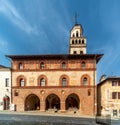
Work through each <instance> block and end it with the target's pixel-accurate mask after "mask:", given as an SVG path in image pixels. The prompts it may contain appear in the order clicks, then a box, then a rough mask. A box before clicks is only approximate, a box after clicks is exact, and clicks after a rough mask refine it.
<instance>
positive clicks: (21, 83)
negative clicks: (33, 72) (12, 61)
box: [20, 78, 25, 87]
mask: <svg viewBox="0 0 120 125" xmlns="http://www.w3.org/2000/svg"><path fill="white" fill-rule="evenodd" d="M20 86H21V87H22V86H25V81H24V79H23V78H21V79H20Z"/></svg>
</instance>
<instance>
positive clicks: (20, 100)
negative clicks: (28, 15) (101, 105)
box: [7, 24, 103, 115]
mask: <svg viewBox="0 0 120 125" xmlns="http://www.w3.org/2000/svg"><path fill="white" fill-rule="evenodd" d="M86 44H87V41H86V37H84V36H83V28H82V26H81V25H80V24H75V25H74V26H73V28H72V30H71V32H70V42H69V54H54V55H52V54H51V55H7V57H8V58H10V59H11V68H12V103H13V104H14V105H15V107H16V111H33V110H38V111H43V112H60V113H66V114H67V113H76V114H79V115H95V114H96V108H97V97H96V82H97V81H96V65H97V63H98V62H99V60H100V59H101V58H102V56H103V55H102V54H87V45H86Z"/></svg>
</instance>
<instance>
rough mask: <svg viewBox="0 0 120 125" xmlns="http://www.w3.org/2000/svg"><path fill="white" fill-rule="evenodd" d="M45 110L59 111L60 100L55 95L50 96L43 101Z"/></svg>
mask: <svg viewBox="0 0 120 125" xmlns="http://www.w3.org/2000/svg"><path fill="white" fill-rule="evenodd" d="M45 105H46V110H52V109H57V110H60V98H59V97H58V96H57V95H56V94H50V95H48V96H47V98H46V100H45Z"/></svg>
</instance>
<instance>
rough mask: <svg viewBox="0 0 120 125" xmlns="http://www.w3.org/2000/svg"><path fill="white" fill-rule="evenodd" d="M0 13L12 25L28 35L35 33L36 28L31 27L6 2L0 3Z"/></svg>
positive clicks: (2, 0)
mask: <svg viewBox="0 0 120 125" xmlns="http://www.w3.org/2000/svg"><path fill="white" fill-rule="evenodd" d="M0 12H1V13H3V14H4V15H5V16H6V17H7V18H8V19H9V20H10V21H11V22H12V23H14V24H15V25H16V26H18V27H19V28H20V29H22V30H24V31H25V32H27V33H28V34H30V33H36V34H37V29H36V27H32V26H31V25H30V24H29V23H28V22H27V21H26V20H25V19H24V18H23V17H22V16H21V15H20V13H19V12H18V11H17V9H16V8H15V7H14V6H13V5H12V4H11V3H10V2H9V1H8V0H1V1H0Z"/></svg>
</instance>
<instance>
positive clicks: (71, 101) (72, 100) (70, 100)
mask: <svg viewBox="0 0 120 125" xmlns="http://www.w3.org/2000/svg"><path fill="white" fill-rule="evenodd" d="M65 106H66V110H74V109H76V110H79V109H80V99H79V97H78V95H76V94H74V93H73V94H70V95H69V96H68V97H67V98H66V100H65Z"/></svg>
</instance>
